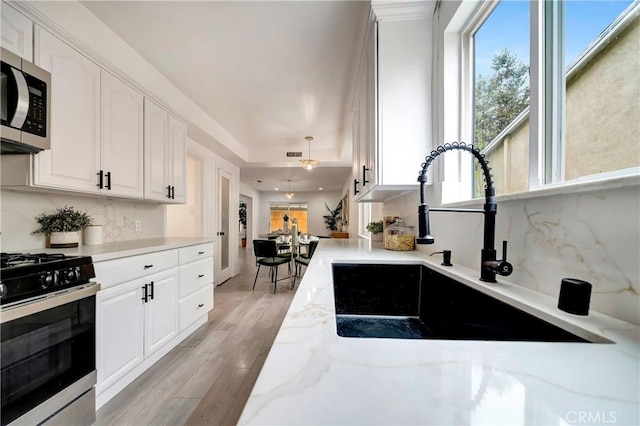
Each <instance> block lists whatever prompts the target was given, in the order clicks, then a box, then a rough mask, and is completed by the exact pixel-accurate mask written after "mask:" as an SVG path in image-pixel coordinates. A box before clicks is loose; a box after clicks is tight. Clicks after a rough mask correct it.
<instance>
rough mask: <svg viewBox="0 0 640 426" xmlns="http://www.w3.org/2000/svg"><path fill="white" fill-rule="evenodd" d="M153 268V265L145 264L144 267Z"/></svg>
mask: <svg viewBox="0 0 640 426" xmlns="http://www.w3.org/2000/svg"><path fill="white" fill-rule="evenodd" d="M149 268H153V265H144V269H149Z"/></svg>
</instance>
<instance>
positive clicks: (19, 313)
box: [0, 283, 100, 324]
mask: <svg viewBox="0 0 640 426" xmlns="http://www.w3.org/2000/svg"><path fill="white" fill-rule="evenodd" d="M98 290H100V284H97V283H91V284H87V285H83V286H79V287H72V288H70V289H67V290H63V291H60V292H57V293H50V294H47V295H46V296H43V297H41V298H36V299H34V300H32V301H28V302H25V303H23V304H17V305H14V306H11V307H8V308H7V307H3V308H2V312H0V323H1V324H4V323H5V322H9V321H13V320H16V319H19V318H23V317H26V316H27V315H32V314H35V313H38V312H42V311H45V310H47V309H51V308H55V307H57V306H61V305H65V304H67V303H71V302H75V301H76V300H80V299H84V298H87V297H91V296H95V295H96V293H97V292H98Z"/></svg>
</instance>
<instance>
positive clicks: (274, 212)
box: [269, 202, 308, 234]
mask: <svg viewBox="0 0 640 426" xmlns="http://www.w3.org/2000/svg"><path fill="white" fill-rule="evenodd" d="M269 211H270V221H269V232H277V231H285V224H284V218H285V215H286V217H287V218H288V219H289V220H288V222H289V223H288V225H287V227H288V230H291V226H292V225H293V221H294V219H295V221H296V223H297V224H298V232H300V233H301V234H306V233H308V232H307V230H308V227H307V204H306V203H283V202H279V203H277V202H273V203H271V204H270V206H269Z"/></svg>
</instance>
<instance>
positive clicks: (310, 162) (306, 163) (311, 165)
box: [300, 136, 320, 170]
mask: <svg viewBox="0 0 640 426" xmlns="http://www.w3.org/2000/svg"><path fill="white" fill-rule="evenodd" d="M305 139H306V140H307V142H308V144H309V158H308V159H306V160H300V166H302V167H304V168H305V169H307V170H311V169H313V168H314V167H316V166H317V165H318V164H320V162H319V161H317V160H312V159H311V141H312V140H313V137H312V136H307V137H306V138H305Z"/></svg>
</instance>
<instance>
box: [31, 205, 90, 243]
mask: <svg viewBox="0 0 640 426" xmlns="http://www.w3.org/2000/svg"><path fill="white" fill-rule="evenodd" d="M36 221H37V222H38V224H39V225H40V229H37V230H36V231H33V233H34V234H44V235H46V236H47V237H49V246H50V247H51V248H68V247H78V240H79V238H78V237H79V235H78V232H79V231H82V230H83V229H85V228H86V227H88V226H89V225H91V224H92V223H93V218H92V217H91V216H89V215H88V214H87V213H84V212H80V211H77V210H74V209H73V207H71V206H64V207H63V208H61V209H57V210H56V211H55V212H54V213H50V214H47V213H42V214H40V215H39V216H37V217H36Z"/></svg>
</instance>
